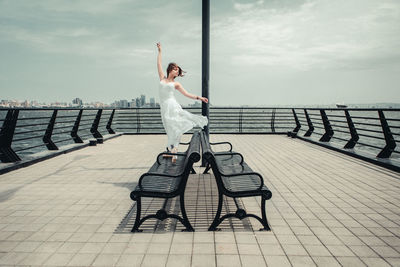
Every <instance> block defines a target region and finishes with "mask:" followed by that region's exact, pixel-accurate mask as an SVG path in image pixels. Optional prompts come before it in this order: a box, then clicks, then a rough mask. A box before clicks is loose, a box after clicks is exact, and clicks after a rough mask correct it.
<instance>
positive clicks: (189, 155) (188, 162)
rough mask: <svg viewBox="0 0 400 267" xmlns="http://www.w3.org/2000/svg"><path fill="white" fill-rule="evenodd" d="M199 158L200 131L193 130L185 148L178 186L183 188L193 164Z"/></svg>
mask: <svg viewBox="0 0 400 267" xmlns="http://www.w3.org/2000/svg"><path fill="white" fill-rule="evenodd" d="M199 160H200V133H199V131H195V132H194V133H193V135H192V139H191V140H190V144H189V147H188V149H187V150H186V158H185V163H184V165H183V166H184V167H185V168H184V170H183V173H182V181H181V183H180V185H179V187H180V188H185V186H186V183H187V179H188V177H189V174H190V172H191V170H192V167H193V164H194V163H195V162H198V161H199Z"/></svg>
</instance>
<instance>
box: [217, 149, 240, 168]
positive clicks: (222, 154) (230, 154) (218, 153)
mask: <svg viewBox="0 0 400 267" xmlns="http://www.w3.org/2000/svg"><path fill="white" fill-rule="evenodd" d="M234 155H238V156H240V163H239V164H240V165H242V164H243V160H244V159H243V155H242V154H240V153H237V152H226V153H220V152H217V153H214V157H218V156H234Z"/></svg>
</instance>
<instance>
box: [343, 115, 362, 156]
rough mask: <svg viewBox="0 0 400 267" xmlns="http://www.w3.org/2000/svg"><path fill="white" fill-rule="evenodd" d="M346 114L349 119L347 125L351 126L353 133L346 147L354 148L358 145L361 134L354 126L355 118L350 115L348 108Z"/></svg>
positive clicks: (350, 129)
mask: <svg viewBox="0 0 400 267" xmlns="http://www.w3.org/2000/svg"><path fill="white" fill-rule="evenodd" d="M344 114H345V115H346V120H347V125H348V126H349V131H350V135H351V139H350V140H349V141H348V142H347V144H346V145H345V146H344V148H354V146H355V145H356V143H357V141H358V139H359V136H358V134H357V129H356V127H355V126H354V123H353V120H352V119H351V117H350V113H349V111H348V110H346V109H345V110H344Z"/></svg>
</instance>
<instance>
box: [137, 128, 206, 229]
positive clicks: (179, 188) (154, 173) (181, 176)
mask: <svg viewBox="0 0 400 267" xmlns="http://www.w3.org/2000/svg"><path fill="white" fill-rule="evenodd" d="M163 154H165V153H160V154H159V155H158V156H157V160H156V162H155V163H154V164H153V166H152V167H151V168H150V169H149V171H148V172H147V173H145V174H143V175H142V176H141V177H140V178H139V182H138V185H137V186H136V188H135V190H133V191H132V192H131V194H130V197H131V199H132V200H133V201H136V219H135V224H134V226H133V228H132V232H141V230H139V227H140V225H141V224H142V223H143V222H144V221H146V220H148V219H151V218H153V219H158V220H161V221H163V220H165V219H167V218H174V219H177V220H179V221H180V222H181V223H182V224H183V225H184V226H185V227H186V229H185V230H186V231H194V229H193V227H192V225H191V224H190V222H189V219H188V217H187V215H186V210H185V203H184V193H185V188H186V183H187V180H188V178H189V174H190V172H191V170H193V163H195V162H198V161H199V160H200V133H199V132H195V133H194V134H193V136H192V138H191V141H190V143H189V145H188V149H187V150H186V152H183V153H182V152H181V153H176V154H174V153H168V154H171V155H177V156H178V159H177V161H176V163H175V164H173V163H172V162H171V158H163ZM177 196H179V200H180V208H181V214H182V217H180V216H179V215H176V214H168V213H167V212H166V211H165V206H166V202H167V201H168V200H169V199H171V198H174V197H177ZM143 197H152V198H164V199H165V202H164V205H163V207H162V208H161V209H159V210H158V211H157V212H156V213H155V214H151V215H148V216H145V217H143V218H141V200H142V198H143Z"/></svg>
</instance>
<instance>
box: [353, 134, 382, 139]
mask: <svg viewBox="0 0 400 267" xmlns="http://www.w3.org/2000/svg"><path fill="white" fill-rule="evenodd" d="M358 135H359V136H363V137H369V138H373V139H380V140H384V139H383V137H378V136H374V135H369V134H361V133H359V134H358Z"/></svg>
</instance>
